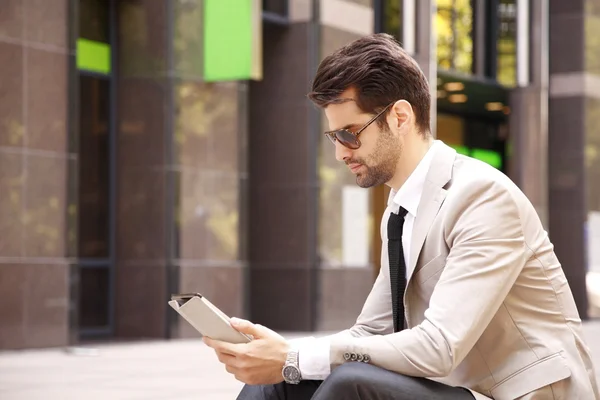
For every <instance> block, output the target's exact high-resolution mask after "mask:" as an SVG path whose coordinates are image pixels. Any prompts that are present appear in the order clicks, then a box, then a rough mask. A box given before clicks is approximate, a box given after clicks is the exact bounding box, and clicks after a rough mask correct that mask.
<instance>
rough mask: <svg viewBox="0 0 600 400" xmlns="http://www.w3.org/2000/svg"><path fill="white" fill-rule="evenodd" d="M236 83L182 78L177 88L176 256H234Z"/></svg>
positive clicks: (235, 235) (207, 257)
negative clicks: (178, 167) (192, 80)
mask: <svg viewBox="0 0 600 400" xmlns="http://www.w3.org/2000/svg"><path fill="white" fill-rule="evenodd" d="M237 85H238V84H237V83H236V82H224V83H202V82H188V81H182V82H180V83H178V84H177V87H176V90H175V105H176V114H175V132H174V134H175V145H176V149H177V151H176V157H177V159H176V160H175V163H176V164H179V165H181V166H182V168H181V171H177V172H176V180H175V182H176V193H175V208H176V210H175V237H176V245H175V248H176V253H177V254H176V257H177V258H181V259H206V260H208V259H210V260H220V261H232V260H236V259H237V257H238V253H237V252H238V241H239V240H238V239H239V235H238V218H239V203H240V201H239V179H240V173H239V171H238V165H239V164H238V130H239V129H238V115H239V112H240V111H239V107H238V91H237V89H238V86H237Z"/></svg>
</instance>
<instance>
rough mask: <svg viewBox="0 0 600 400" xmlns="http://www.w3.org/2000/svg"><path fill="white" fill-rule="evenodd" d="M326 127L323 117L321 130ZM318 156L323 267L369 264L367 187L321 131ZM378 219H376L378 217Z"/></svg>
mask: <svg viewBox="0 0 600 400" xmlns="http://www.w3.org/2000/svg"><path fill="white" fill-rule="evenodd" d="M327 129H329V128H328V125H327V121H326V120H325V118H323V122H322V131H323V132H324V131H326V130H327ZM319 153H320V160H319V164H318V165H319V180H320V193H319V215H321V216H323V217H322V218H319V258H320V260H321V265H322V266H323V267H368V266H369V265H370V263H371V238H372V236H373V235H372V232H373V231H372V229H373V224H374V220H373V215H372V214H371V201H370V191H369V190H368V189H363V188H361V187H359V186H358V185H357V184H356V178H355V176H354V175H353V174H352V173H351V172H350V171H349V170H348V167H347V166H346V164H344V163H343V162H339V161H337V160H336V159H335V147H334V146H332V144H331V142H330V141H329V139H327V138H326V136H325V135H321V142H320V152H319ZM377 223H379V221H377Z"/></svg>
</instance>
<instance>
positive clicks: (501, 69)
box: [496, 0, 517, 86]
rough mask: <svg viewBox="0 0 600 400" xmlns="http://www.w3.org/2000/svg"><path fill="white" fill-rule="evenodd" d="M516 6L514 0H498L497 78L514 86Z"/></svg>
mask: <svg viewBox="0 0 600 400" xmlns="http://www.w3.org/2000/svg"><path fill="white" fill-rule="evenodd" d="M516 38H517V6H516V0H500V3H499V4H498V41H497V43H496V49H497V52H498V53H497V57H498V58H497V60H498V63H497V68H498V69H497V71H498V72H497V79H498V82H500V83H501V84H503V85H506V86H514V85H515V84H516V80H517V54H516V53H517V46H516Z"/></svg>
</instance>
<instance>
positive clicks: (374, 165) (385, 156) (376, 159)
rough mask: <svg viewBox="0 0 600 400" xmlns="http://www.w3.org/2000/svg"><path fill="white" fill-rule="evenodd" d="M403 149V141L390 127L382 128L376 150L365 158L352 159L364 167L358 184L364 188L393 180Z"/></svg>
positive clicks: (358, 178)
mask: <svg viewBox="0 0 600 400" xmlns="http://www.w3.org/2000/svg"><path fill="white" fill-rule="evenodd" d="M386 128H387V127H386ZM402 150H403V148H402V143H401V142H400V140H399V139H398V138H395V137H394V136H393V135H392V132H391V131H390V130H389V128H387V129H384V130H382V131H381V132H380V134H379V138H378V139H377V142H376V143H375V151H373V153H372V154H370V155H368V156H367V157H366V158H364V159H360V160H352V161H351V162H355V163H359V164H362V165H363V167H364V168H363V170H364V172H361V173H359V174H357V175H356V184H357V185H358V186H360V187H362V188H370V187H373V186H379V185H383V184H385V183H387V182H389V181H391V180H392V178H393V177H394V174H395V173H396V166H397V165H398V160H399V159H400V157H401V155H402Z"/></svg>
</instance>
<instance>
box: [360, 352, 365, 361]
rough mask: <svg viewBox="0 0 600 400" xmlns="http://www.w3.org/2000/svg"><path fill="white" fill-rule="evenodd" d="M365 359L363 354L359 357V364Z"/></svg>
mask: <svg viewBox="0 0 600 400" xmlns="http://www.w3.org/2000/svg"><path fill="white" fill-rule="evenodd" d="M364 359H365V356H363V355H362V354H359V355H358V362H362V361H363V360H364Z"/></svg>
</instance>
